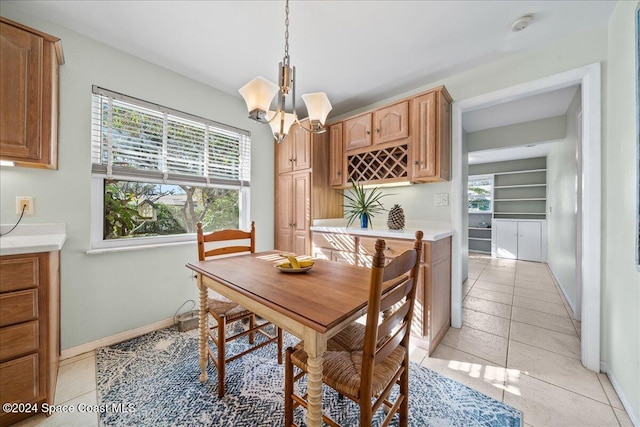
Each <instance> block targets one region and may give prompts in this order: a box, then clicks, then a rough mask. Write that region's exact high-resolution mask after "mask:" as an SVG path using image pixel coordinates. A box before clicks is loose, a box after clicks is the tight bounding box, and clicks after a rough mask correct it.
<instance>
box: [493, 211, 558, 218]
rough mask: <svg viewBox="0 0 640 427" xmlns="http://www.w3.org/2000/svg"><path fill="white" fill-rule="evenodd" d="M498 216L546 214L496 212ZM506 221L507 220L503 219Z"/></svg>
mask: <svg viewBox="0 0 640 427" xmlns="http://www.w3.org/2000/svg"><path fill="white" fill-rule="evenodd" d="M495 214H496V215H546V214H545V213H544V212H496V213H495ZM502 219H505V218H502Z"/></svg>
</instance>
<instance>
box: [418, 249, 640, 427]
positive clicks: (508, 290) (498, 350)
mask: <svg viewBox="0 0 640 427" xmlns="http://www.w3.org/2000/svg"><path fill="white" fill-rule="evenodd" d="M463 298H464V299H463V302H462V305H463V307H464V309H463V313H464V314H463V321H462V328H460V329H454V328H451V329H449V331H448V332H447V335H445V337H444V338H443V340H442V342H441V344H440V345H439V346H438V348H437V349H436V351H435V352H434V353H433V355H432V356H431V357H427V356H426V351H424V350H422V349H420V348H418V349H415V350H414V351H413V352H412V355H411V358H412V360H413V361H415V362H418V363H421V364H422V365H424V366H426V367H428V368H431V369H433V370H435V371H438V372H439V373H441V374H443V375H446V376H448V377H450V378H453V379H455V380H457V381H459V382H462V383H464V384H466V385H468V386H470V387H472V388H474V389H476V390H479V391H480V392H482V393H484V394H486V395H489V396H491V397H493V398H495V399H498V400H501V401H503V402H505V403H507V404H508V405H511V406H513V407H515V408H518V409H520V410H521V411H522V412H523V414H524V423H525V426H536V427H537V426H632V425H633V424H632V423H631V420H630V419H629V416H628V415H627V413H626V412H625V410H624V409H623V407H622V404H621V403H620V400H619V399H618V396H617V394H616V392H615V391H614V390H613V387H612V386H611V383H610V382H609V378H608V377H607V376H606V375H605V374H596V373H595V372H592V371H589V370H587V369H585V368H583V367H582V365H581V363H580V322H577V321H575V320H572V315H571V309H570V308H569V306H568V304H567V302H566V300H565V298H564V296H563V295H562V294H561V291H560V289H559V288H558V287H557V285H556V284H555V281H554V280H553V277H552V276H551V274H550V272H549V270H548V268H547V265H546V264H541V263H536V262H526V261H515V260H506V259H492V258H489V257H487V256H484V255H474V254H472V255H471V256H470V258H469V278H468V280H467V281H466V282H465V283H464V285H463Z"/></svg>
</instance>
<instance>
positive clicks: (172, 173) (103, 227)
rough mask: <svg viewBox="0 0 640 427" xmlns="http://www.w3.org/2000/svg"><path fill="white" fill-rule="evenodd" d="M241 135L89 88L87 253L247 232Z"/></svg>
mask: <svg viewBox="0 0 640 427" xmlns="http://www.w3.org/2000/svg"><path fill="white" fill-rule="evenodd" d="M250 156H251V140H250V135H249V132H247V131H244V130H240V129H237V128H234V127H231V126H227V125H223V124H220V123H216V122H214V121H211V120H207V119H203V118H200V117H196V116H193V115H189V114H186V113H182V112H179V111H176V110H173V109H170V108H167V107H163V106H159V105H155V104H151V103H148V102H145V101H142V100H139V99H136V98H132V97H128V96H126V95H122V94H118V93H115V92H111V91H108V90H106V89H102V88H99V87H97V86H94V87H93V96H92V137H91V157H92V197H93V200H92V248H109V247H122V246H140V245H149V244H158V243H171V242H180V241H192V240H193V236H190V234H193V233H195V231H196V224H197V223H198V222H202V223H203V225H204V228H205V230H206V231H213V230H218V229H223V228H246V227H247V226H248V224H249V217H248V215H249V209H248V208H249V206H248V200H249V187H250V174H251V170H250V165H251V157H250Z"/></svg>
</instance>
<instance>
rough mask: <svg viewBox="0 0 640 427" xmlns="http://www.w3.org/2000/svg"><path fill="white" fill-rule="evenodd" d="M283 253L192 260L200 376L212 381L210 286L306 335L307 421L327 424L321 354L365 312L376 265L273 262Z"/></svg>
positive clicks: (324, 261)
mask: <svg viewBox="0 0 640 427" xmlns="http://www.w3.org/2000/svg"><path fill="white" fill-rule="evenodd" d="M282 260H283V258H282V256H281V255H280V254H279V253H278V252H274V251H270V252H262V253H255V254H247V255H241V256H234V257H228V258H219V259H212V260H206V261H197V262H191V263H188V264H187V267H188V268H190V269H191V270H193V271H194V272H195V273H196V275H197V278H198V288H199V299H200V323H199V330H200V338H199V363H200V372H201V373H200V381H202V382H205V381H207V371H206V368H207V362H208V359H207V345H208V343H207V341H208V340H207V327H208V326H207V289H212V290H214V291H215V292H218V293H219V294H221V295H224V296H226V297H227V298H229V299H231V300H232V301H234V302H237V303H239V304H241V305H243V306H244V307H246V308H247V309H249V310H251V311H253V312H254V313H256V314H257V315H259V316H261V317H263V318H264V319H266V320H268V321H270V322H272V323H274V324H275V325H277V326H279V327H281V328H282V329H284V330H285V331H287V332H289V333H291V334H293V335H295V336H296V337H298V338H300V339H301V340H304V350H305V351H306V352H307V354H308V356H309V359H308V378H307V381H308V390H307V391H308V402H309V404H308V408H307V413H306V417H307V418H306V421H307V425H308V426H310V427H314V426H320V425H322V354H323V353H324V352H325V350H326V348H327V340H328V339H329V338H331V337H332V336H333V335H335V334H337V333H338V332H340V331H341V330H342V329H344V328H345V327H346V326H347V325H348V324H349V323H351V322H353V321H355V320H356V319H358V318H359V317H361V316H362V315H363V314H364V313H365V312H366V306H367V302H368V297H369V283H370V274H371V270H369V269H367V268H364V267H357V266H354V265H349V264H345V263H339V262H332V261H326V260H315V265H314V266H313V268H312V269H310V270H309V271H307V272H305V273H297V274H296V273H283V272H281V271H280V270H279V269H277V268H275V267H274V264H275V263H276V262H277V261H282Z"/></svg>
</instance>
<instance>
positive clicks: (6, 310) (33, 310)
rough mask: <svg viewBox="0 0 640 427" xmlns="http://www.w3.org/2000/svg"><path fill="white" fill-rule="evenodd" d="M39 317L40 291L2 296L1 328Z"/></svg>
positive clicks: (0, 302)
mask: <svg viewBox="0 0 640 427" xmlns="http://www.w3.org/2000/svg"><path fill="white" fill-rule="evenodd" d="M37 317H38V290H37V289H29V290H27V291H17V292H10V293H7V294H2V295H0V326H7V325H13V324H16V323H21V322H26V321H28V320H33V319H36V318H37Z"/></svg>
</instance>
